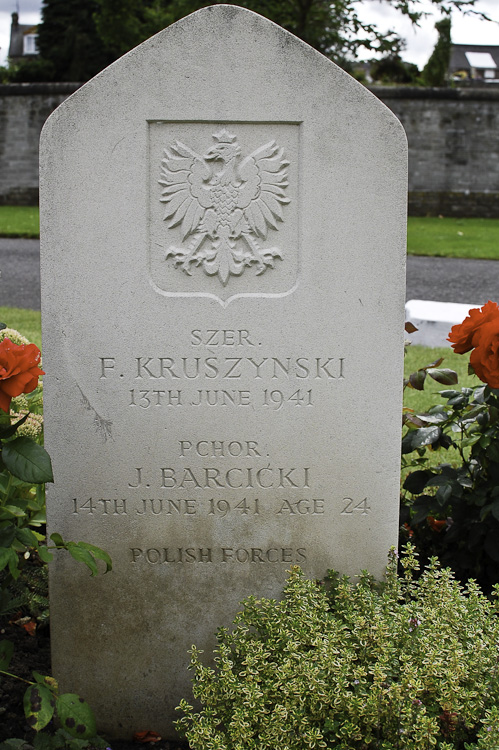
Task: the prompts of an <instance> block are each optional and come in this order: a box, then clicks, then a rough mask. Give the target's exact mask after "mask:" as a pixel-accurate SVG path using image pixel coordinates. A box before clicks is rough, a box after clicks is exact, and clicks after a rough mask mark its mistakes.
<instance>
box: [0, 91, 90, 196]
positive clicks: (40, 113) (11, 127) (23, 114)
mask: <svg viewBox="0 0 499 750" xmlns="http://www.w3.org/2000/svg"><path fill="white" fill-rule="evenodd" d="M78 86H79V84H71V83H50V84H49V83H37V84H26V83H24V84H23V83H18V84H9V85H0V205H8V204H10V205H20V206H23V205H25V206H26V205H28V206H29V205H36V204H37V203H38V139H39V137H40V131H41V129H42V127H43V123H44V122H45V120H46V119H47V117H48V116H49V115H50V113H51V112H53V110H54V109H55V108H56V107H58V106H59V104H60V103H61V102H63V101H64V99H67V97H68V95H69V94H71V93H73V91H76V89H77V88H78Z"/></svg>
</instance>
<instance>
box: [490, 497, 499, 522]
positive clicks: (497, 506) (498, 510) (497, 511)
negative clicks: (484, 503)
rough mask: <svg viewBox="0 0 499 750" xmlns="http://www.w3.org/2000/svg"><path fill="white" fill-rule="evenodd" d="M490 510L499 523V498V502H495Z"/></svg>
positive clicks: (498, 500)
mask: <svg viewBox="0 0 499 750" xmlns="http://www.w3.org/2000/svg"><path fill="white" fill-rule="evenodd" d="M490 510H491V511H492V515H493V516H494V518H496V519H497V520H498V521H499V498H498V499H497V500H494V502H493V503H492V505H491V506H490Z"/></svg>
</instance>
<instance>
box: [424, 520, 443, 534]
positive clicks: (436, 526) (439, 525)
mask: <svg viewBox="0 0 499 750" xmlns="http://www.w3.org/2000/svg"><path fill="white" fill-rule="evenodd" d="M426 520H427V522H428V526H429V527H430V528H431V529H433V531H438V532H439V533H440V532H441V531H442V529H445V527H446V526H447V521H441V520H440V519H437V518H434V517H433V516H428V517H427V519H426Z"/></svg>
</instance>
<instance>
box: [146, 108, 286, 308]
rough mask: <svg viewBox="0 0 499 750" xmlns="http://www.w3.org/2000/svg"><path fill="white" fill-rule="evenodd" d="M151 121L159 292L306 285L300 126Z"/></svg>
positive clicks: (275, 290) (215, 293) (282, 291)
mask: <svg viewBox="0 0 499 750" xmlns="http://www.w3.org/2000/svg"><path fill="white" fill-rule="evenodd" d="M148 125H149V160H148V161H149V207H150V222H149V226H150V237H149V261H150V275H151V280H152V283H153V285H154V287H155V289H156V291H158V292H159V293H160V294H164V295H167V296H175V297H190V296H196V297H199V296H203V297H212V298H215V299H216V300H217V301H218V302H219V303H220V304H222V305H223V306H226V305H228V304H229V302H231V301H232V300H235V299H237V298H238V297H282V296H286V295H288V294H290V293H291V292H292V291H293V290H294V289H295V288H296V285H297V280H298V226H299V217H298V207H299V200H298V184H299V183H298V164H299V152H298V150H299V123H275V122H274V123H261V122H258V123H248V122H244V123H240V122H235V123H234V122H229V123H227V122H223V123H219V122H218V123H217V122H165V121H157V120H156V121H150V122H149V123H148Z"/></svg>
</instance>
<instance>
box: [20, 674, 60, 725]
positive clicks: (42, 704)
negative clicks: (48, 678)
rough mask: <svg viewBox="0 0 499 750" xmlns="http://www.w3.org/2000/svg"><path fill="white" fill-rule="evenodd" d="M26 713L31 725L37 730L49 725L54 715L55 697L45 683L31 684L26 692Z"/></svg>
mask: <svg viewBox="0 0 499 750" xmlns="http://www.w3.org/2000/svg"><path fill="white" fill-rule="evenodd" d="M23 703H24V715H25V716H26V720H27V722H28V724H29V726H30V727H31V728H32V729H35V730H36V731H37V732H39V731H40V729H43V727H45V726H47V724H48V723H49V721H50V719H51V718H52V716H53V715H54V710H55V698H54V695H53V693H52V691H51V690H49V688H48V687H45V685H38V684H37V685H31V686H30V687H29V688H28V689H27V690H26V692H25V694H24V701H23Z"/></svg>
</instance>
